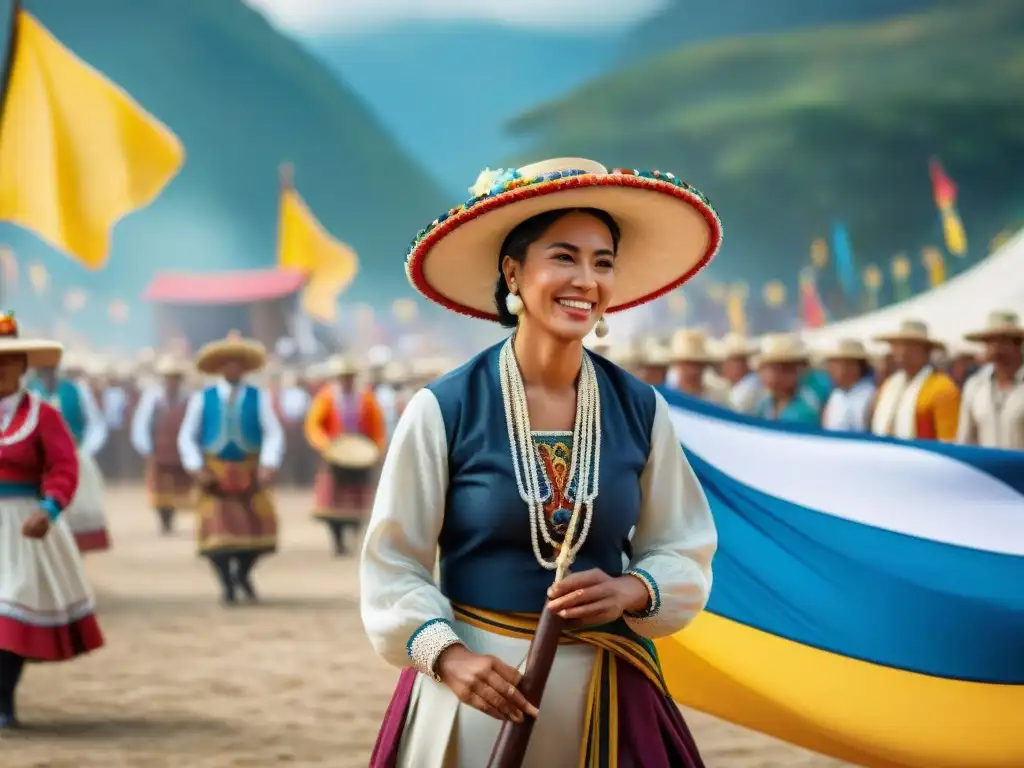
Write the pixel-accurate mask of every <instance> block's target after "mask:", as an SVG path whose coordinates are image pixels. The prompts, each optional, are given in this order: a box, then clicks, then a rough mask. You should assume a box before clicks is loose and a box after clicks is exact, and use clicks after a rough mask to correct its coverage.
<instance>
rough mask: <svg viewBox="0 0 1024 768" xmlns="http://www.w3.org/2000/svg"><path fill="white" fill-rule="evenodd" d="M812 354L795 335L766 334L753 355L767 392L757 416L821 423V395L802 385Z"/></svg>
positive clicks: (755, 366)
mask: <svg viewBox="0 0 1024 768" xmlns="http://www.w3.org/2000/svg"><path fill="white" fill-rule="evenodd" d="M809 359H810V354H809V353H808V351H807V348H806V347H804V345H803V343H802V342H801V341H800V339H798V338H797V337H796V336H792V335H790V334H775V335H769V336H766V337H765V338H764V339H763V341H762V343H761V351H760V352H759V353H758V355H757V356H756V357H755V358H754V368H755V369H756V370H757V375H758V376H759V377H760V378H761V385H762V386H763V387H764V389H765V392H766V394H765V396H764V397H762V398H761V402H759V403H758V404H757V407H756V408H755V409H754V414H753V415H754V416H757V417H758V418H760V419H765V420H767V421H784V422H788V423H790V424H803V425H805V426H815V427H817V426H820V425H821V410H820V408H819V407H818V399H817V397H816V396H814V395H813V393H811V392H810V391H809V390H808V389H807V388H806V387H804V386H802V385H801V379H802V376H803V372H804V371H805V370H806V368H807V362H808V360H809Z"/></svg>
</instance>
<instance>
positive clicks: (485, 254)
mask: <svg viewBox="0 0 1024 768" xmlns="http://www.w3.org/2000/svg"><path fill="white" fill-rule="evenodd" d="M470 193H471V194H472V195H473V198H472V199H471V200H469V201H468V202H466V203H464V204H463V205H460V206H458V207H457V208H453V209H451V210H450V211H448V212H447V213H445V214H443V215H441V216H439V217H438V218H436V219H435V220H434V221H433V222H431V223H430V224H429V225H428V226H427V227H426V228H425V229H424V230H422V231H421V232H420V233H419V234H418V235H417V236H416V240H415V241H414V242H413V245H412V248H411V249H410V251H409V255H408V257H407V258H406V264H405V266H406V273H407V274H408V276H409V280H410V282H411V283H412V284H413V286H414V287H415V288H416V289H417V290H418V291H419V292H420V293H421V294H423V295H424V296H426V297H427V298H428V299H430V300H431V301H434V302H437V303H438V304H440V305H441V306H443V307H446V308H447V309H450V310H453V311H455V312H459V313H461V314H465V315H469V316H471V317H477V318H481V319H484V320H497V319H498V314H497V310H496V307H495V306H494V286H495V283H496V282H497V278H498V259H499V255H500V254H499V253H498V252H499V251H500V250H501V245H502V243H503V242H504V240H505V238H506V237H507V236H508V234H509V233H510V232H511V231H512V230H513V229H515V228H516V227H517V226H518V225H519V224H521V223H522V222H524V221H526V220H527V219H530V218H532V217H533V216H536V215H538V214H541V213H545V212H546V211H552V210H558V209H563V208H596V209H599V210H602V211H605V212H606V213H608V215H609V216H611V217H612V218H613V219H614V220H615V222H616V224H618V226H619V229H620V231H621V235H622V236H621V239H620V241H619V249H618V255H617V258H616V268H615V273H616V279H615V293H614V294H613V295H612V297H611V302H610V304H609V306H608V309H607V311H608V312H617V311H619V310H623V309H629V308H630V307H635V306H638V305H640V304H644V303H646V302H648V301H651V300H653V299H656V298H658V297H659V296H662V295H663V294H665V293H668V292H669V291H672V290H674V289H675V288H677V287H679V286H680V285H682V284H683V283H685V282H686V281H687V280H689V279H690V278H691V277H693V276H694V275H695V274H696V273H697V272H698V271H699V270H700V269H701V268H703V267H704V266H705V265H707V263H708V262H709V261H711V259H712V258H713V257H714V255H715V254H716V253H717V252H718V248H719V246H720V245H721V242H722V225H721V223H720V222H719V220H718V215H717V214H716V213H715V210H714V208H712V207H711V204H710V203H709V202H708V200H707V198H706V197H705V196H704V195H703V194H702V193H701V192H700V191H699V190H697V189H695V188H694V187H692V186H690V185H689V184H687V183H686V182H684V181H682V180H680V179H678V178H676V177H675V176H674V175H672V174H671V173H663V172H660V171H636V170H629V169H615V170H612V171H609V170H608V169H607V168H605V167H604V166H603V165H601V164H600V163H596V162H594V161H593V160H586V159H583V158H557V159H554V160H546V161H543V162H539V163H533V164H531V165H526V166H523V167H522V168H519V169H517V170H509V171H490V170H489V169H488V170H485V171H484V172H483V173H481V174H480V177H479V178H478V179H477V183H476V184H475V185H474V186H473V187H472V188H471V189H470Z"/></svg>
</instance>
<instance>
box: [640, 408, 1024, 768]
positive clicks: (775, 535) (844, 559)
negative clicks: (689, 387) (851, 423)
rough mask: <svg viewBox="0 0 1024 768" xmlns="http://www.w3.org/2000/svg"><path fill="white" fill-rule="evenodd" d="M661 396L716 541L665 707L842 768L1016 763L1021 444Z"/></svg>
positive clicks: (1022, 624) (1022, 552)
mask: <svg viewBox="0 0 1024 768" xmlns="http://www.w3.org/2000/svg"><path fill="white" fill-rule="evenodd" d="M662 394H664V396H665V398H666V400H667V401H668V403H669V406H670V409H671V412H672V418H673V421H674V423H675V427H676V430H677V433H678V435H679V439H680V441H681V442H682V444H683V447H684V449H685V451H686V453H687V456H688V457H689V460H690V462H691V464H692V466H693V469H694V471H695V473H696V474H697V477H698V478H699V480H700V482H701V484H702V485H703V487H704V490H705V493H706V494H707V496H708V500H709V502H710V504H711V509H712V511H713V513H714V516H715V521H716V523H717V525H718V530H719V537H720V540H719V551H718V554H717V556H716V557H715V562H714V574H715V575H714V587H713V590H712V594H711V600H710V603H709V605H708V609H707V611H706V612H705V613H704V614H702V615H701V616H700V617H699V618H698V619H697V620H696V621H695V622H694V623H693V624H692V625H691V626H690V627H688V628H687V629H686V630H685V631H683V632H680V633H679V634H677V635H675V636H673V637H672V638H669V639H667V640H665V641H661V642H660V643H659V651H660V653H661V657H662V664H663V666H664V668H665V673H666V677H667V679H668V681H669V685H670V688H671V689H672V692H673V695H674V697H675V698H676V699H677V700H678V701H679V702H680V703H683V704H687V705H689V706H693V707H695V708H697V709H700V710H703V711H706V712H709V713H710V714H713V715H716V716H719V717H722V718H724V719H727V720H730V721H732V722H735V723H739V724H741V725H744V726H747V727H750V728H754V729H757V730H760V731H763V732H765V733H768V734H770V735H772V736H775V737H777V738H780V739H784V740H786V741H789V742H792V743H795V744H799V745H801V746H804V747H807V748H808V749H812V750H815V751H817V752H821V753H824V754H829V755H833V756H835V757H837V758H840V759H843V760H847V761H849V762H852V763H855V764H859V765H866V766H875V767H877V768H903V767H908V768H909V767H910V766H915V767H920V768H925V767H928V768H936V767H937V766H943V768H1010V766H1024V453H1021V452H1007V451H996V450H988V449H982V448H971V447H963V446H953V445H948V444H943V443H937V442H911V443H908V442H899V441H895V440H887V439H881V438H875V437H872V436H861V435H851V434H847V433H823V432H820V431H816V430H812V429H806V428H801V427H795V426H783V425H775V424H768V423H765V422H760V421H756V420H753V419H750V418H747V417H745V416H740V415H737V414H734V413H732V412H729V411H724V410H722V409H720V408H717V407H715V406H712V405H709V404H706V403H703V402H699V401H695V400H693V399H691V398H688V397H685V396H683V395H679V394H677V393H673V392H668V391H663V393H662Z"/></svg>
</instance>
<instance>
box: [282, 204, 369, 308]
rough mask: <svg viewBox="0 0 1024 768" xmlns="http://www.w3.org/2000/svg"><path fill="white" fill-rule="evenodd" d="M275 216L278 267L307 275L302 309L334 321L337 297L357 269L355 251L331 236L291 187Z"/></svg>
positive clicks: (352, 278) (350, 281)
mask: <svg viewBox="0 0 1024 768" xmlns="http://www.w3.org/2000/svg"><path fill="white" fill-rule="evenodd" d="M278 216H279V219H278V235H277V265H278V267H280V268H281V269H294V270H297V271H300V272H303V273H304V274H306V275H307V277H308V281H307V283H306V288H305V289H304V290H303V293H302V297H301V302H302V309H303V310H304V311H305V312H306V314H308V315H310V316H311V317H313V318H315V319H316V320H319V321H320V322H323V323H331V322H334V320H335V318H336V317H337V312H338V307H337V300H338V296H339V295H341V293H342V291H344V290H345V289H346V288H348V287H349V285H351V284H352V281H353V280H354V279H355V277H356V273H357V272H358V271H359V259H358V258H357V256H356V252H355V251H354V250H352V248H350V247H349V246H347V245H345V244H344V243H342V242H339V241H338V240H335V239H334V238H333V237H331V235H330V234H329V233H328V232H327V230H325V229H324V228H323V226H321V224H320V222H319V221H317V219H316V216H314V215H313V212H312V211H310V210H309V207H308V206H307V205H306V203H305V201H303V199H302V197H301V196H300V195H299V193H298V192H296V191H295V190H294V189H292V188H286V189H285V190H283V191H282V193H281V204H280V210H279V212H278Z"/></svg>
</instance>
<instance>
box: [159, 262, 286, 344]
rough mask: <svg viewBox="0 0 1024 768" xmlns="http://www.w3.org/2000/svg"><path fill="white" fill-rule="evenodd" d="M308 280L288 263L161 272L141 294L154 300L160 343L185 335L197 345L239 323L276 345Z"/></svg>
mask: <svg viewBox="0 0 1024 768" xmlns="http://www.w3.org/2000/svg"><path fill="white" fill-rule="evenodd" d="M304 284H305V276H304V275H303V274H302V273H301V272H295V271H292V270H284V269H256V270H237V271H234V272H204V273H180V272H161V273H160V274H158V275H157V276H156V277H155V278H153V281H152V282H151V283H150V284H149V286H148V287H147V288H146V290H145V292H144V293H143V298H144V299H145V300H146V301H147V302H149V303H151V304H153V305H154V312H155V313H156V328H157V336H158V338H159V343H160V344H161V345H162V344H166V343H167V342H169V341H170V340H172V339H175V338H181V337H183V338H185V339H187V340H188V342H189V345H190V346H191V347H192V348H196V347H199V346H201V345H203V344H205V343H206V342H208V341H211V340H213V339H216V338H221V337H223V336H224V335H225V334H226V333H227V332H228V331H230V330H232V329H238V330H239V331H241V332H242V333H243V334H245V335H247V336H249V337H251V338H255V339H259V340H260V341H262V342H263V343H264V344H266V345H267V346H268V347H269V348H273V345H274V343H275V342H276V341H277V339H279V338H281V337H282V336H284V335H287V332H288V319H289V317H290V316H291V314H292V313H293V312H294V311H295V304H296V297H297V294H298V292H299V290H300V289H301V288H302V287H303V285H304Z"/></svg>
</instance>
